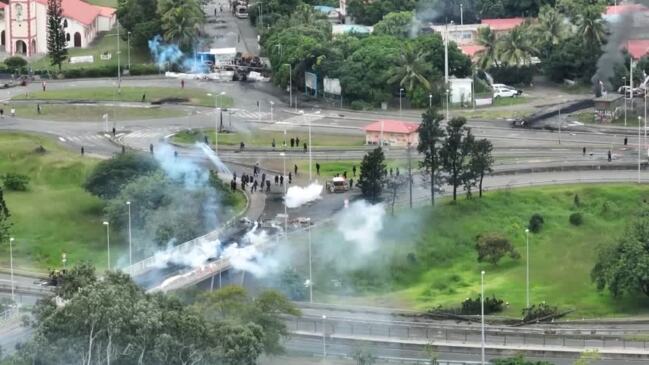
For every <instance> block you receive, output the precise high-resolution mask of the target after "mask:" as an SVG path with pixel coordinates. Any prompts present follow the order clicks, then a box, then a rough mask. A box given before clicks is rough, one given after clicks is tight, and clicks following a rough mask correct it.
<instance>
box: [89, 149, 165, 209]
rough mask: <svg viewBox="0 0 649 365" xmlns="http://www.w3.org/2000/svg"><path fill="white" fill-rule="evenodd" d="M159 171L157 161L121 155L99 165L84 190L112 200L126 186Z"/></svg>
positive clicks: (130, 154)
mask: <svg viewBox="0 0 649 365" xmlns="http://www.w3.org/2000/svg"><path fill="white" fill-rule="evenodd" d="M158 169H159V167H158V163H157V161H156V160H154V159H153V158H152V157H149V156H147V155H140V154H135V153H125V154H119V155H116V156H115V157H113V158H112V159H110V160H104V161H101V162H100V163H99V164H97V166H96V167H95V168H94V170H93V171H92V173H90V175H89V176H88V178H87V179H86V182H85V184H84V188H85V189H86V190H87V191H88V192H90V193H91V194H93V195H96V196H98V197H100V198H102V199H112V198H114V197H115V196H117V194H119V192H120V190H121V188H122V186H123V185H124V184H126V183H128V182H130V181H132V180H134V179H136V178H137V177H140V176H144V175H149V174H151V173H153V172H155V171H156V170H158Z"/></svg>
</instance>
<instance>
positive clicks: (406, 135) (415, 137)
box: [363, 119, 419, 146]
mask: <svg viewBox="0 0 649 365" xmlns="http://www.w3.org/2000/svg"><path fill="white" fill-rule="evenodd" d="M418 128H419V124H418V123H413V122H404V121H401V120H389V119H384V120H377V121H376V122H374V123H371V124H368V125H366V126H365V127H364V128H363V130H364V131H365V143H366V144H380V143H381V141H383V144H384V145H386V144H387V145H391V146H407V145H408V144H411V145H412V146H416V145H418V144H419V133H417V129H418Z"/></svg>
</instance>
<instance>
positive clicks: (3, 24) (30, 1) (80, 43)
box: [0, 0, 116, 57]
mask: <svg viewBox="0 0 649 365" xmlns="http://www.w3.org/2000/svg"><path fill="white" fill-rule="evenodd" d="M62 7H63V19H64V20H63V28H64V29H65V38H66V41H67V42H68V43H67V46H68V48H82V47H86V46H88V44H90V43H91V42H92V41H93V40H94V39H95V37H97V34H98V33H99V32H104V31H108V30H110V29H111V28H112V27H113V25H114V24H115V21H116V15H115V9H113V8H108V7H104V6H97V5H91V4H88V3H86V2H84V1H82V0H62ZM0 46H2V47H4V49H5V52H6V53H7V54H8V55H11V56H13V55H20V56H25V57H31V56H35V55H39V54H45V53H47V0H8V1H7V2H0Z"/></svg>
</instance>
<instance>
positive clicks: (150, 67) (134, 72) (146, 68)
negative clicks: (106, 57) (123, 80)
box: [129, 63, 160, 76]
mask: <svg viewBox="0 0 649 365" xmlns="http://www.w3.org/2000/svg"><path fill="white" fill-rule="evenodd" d="M129 72H130V74H131V76H139V75H155V74H157V73H158V72H160V69H159V68H158V65H155V64H150V63H147V64H135V65H131V69H130V70H129Z"/></svg>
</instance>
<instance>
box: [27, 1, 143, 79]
mask: <svg viewBox="0 0 649 365" xmlns="http://www.w3.org/2000/svg"><path fill="white" fill-rule="evenodd" d="M89 2H91V3H95V4H97V5H104V6H106V4H108V6H113V7H114V5H115V3H116V1H115V0H92V1H89ZM122 36H123V35H122ZM71 37H72V35H71ZM120 43H121V44H120V49H121V50H122V53H121V64H122V67H127V66H128V47H127V42H126V41H120ZM106 52H108V53H110V54H112V57H111V59H110V60H107V61H103V60H102V59H101V58H100V56H101V55H102V54H104V53H106ZM78 56H93V57H94V62H93V63H69V62H64V63H63V64H62V69H64V70H67V69H79V68H86V69H88V68H94V67H100V66H113V65H115V66H116V65H117V30H116V29H112V30H110V31H108V32H104V33H102V34H99V35H98V36H97V38H95V40H94V41H93V42H92V43H91V44H90V45H89V46H88V47H86V48H69V49H68V57H78ZM139 63H151V54H150V53H149V50H148V49H147V48H146V47H135V46H133V44H131V64H139ZM31 66H32V68H33V69H35V70H46V69H49V70H52V71H54V70H57V71H58V69H57V68H56V66H52V65H51V64H50V59H49V57H47V56H44V57H42V58H40V59H38V60H36V61H34V62H32V63H31Z"/></svg>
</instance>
